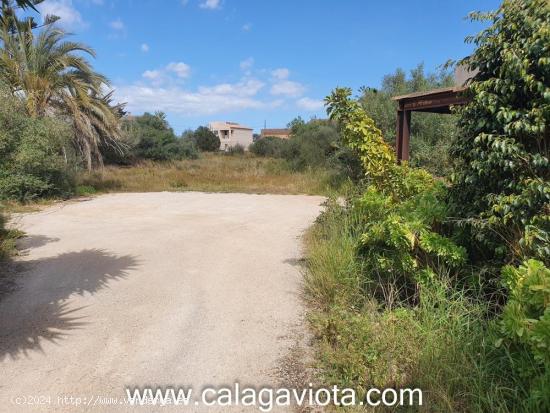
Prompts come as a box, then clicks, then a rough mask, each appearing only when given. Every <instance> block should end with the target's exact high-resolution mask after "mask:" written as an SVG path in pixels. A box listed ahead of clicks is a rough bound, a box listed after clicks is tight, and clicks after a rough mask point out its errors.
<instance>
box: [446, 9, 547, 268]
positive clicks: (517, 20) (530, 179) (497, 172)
mask: <svg viewBox="0 0 550 413" xmlns="http://www.w3.org/2000/svg"><path fill="white" fill-rule="evenodd" d="M473 17H474V18H476V19H478V18H481V17H482V16H481V17H480V16H479V15H478V14H475V15H474V16H473ZM490 17H491V18H492V20H493V21H492V25H491V26H490V27H489V28H487V29H485V30H484V31H482V32H481V33H480V34H478V35H477V36H475V37H473V38H472V39H471V40H472V41H473V42H474V43H475V44H476V46H477V49H476V50H475V52H474V53H473V54H472V55H471V56H469V57H468V58H466V59H464V60H463V62H462V63H463V64H465V65H467V66H468V67H469V68H470V69H471V70H477V71H478V73H477V74H476V75H475V77H474V79H473V82H472V84H471V86H470V89H469V94H470V96H471V98H472V101H471V103H469V104H468V105H466V106H465V107H463V108H462V109H461V110H460V111H459V114H460V122H459V126H460V128H461V129H460V130H461V132H460V135H459V137H458V138H457V139H456V141H455V143H454V144H453V147H452V157H453V159H454V160H455V164H454V167H455V171H454V175H453V187H452V191H451V202H452V205H453V208H454V212H453V214H454V215H456V216H458V217H460V218H461V219H462V221H461V222H462V224H463V226H464V231H463V237H464V243H466V244H468V245H471V247H472V248H471V251H470V252H471V255H472V257H473V258H474V259H475V260H476V261H477V262H480V261H481V260H487V259H488V258H489V259H492V260H493V262H494V265H495V266H499V265H502V264H503V263H510V262H514V263H519V262H520V261H522V260H524V259H525V258H528V257H534V258H537V259H539V260H541V261H543V262H544V263H545V264H546V265H549V264H550V254H549V252H550V250H549V248H548V240H549V236H550V235H549V234H550V220H549V211H550V206H549V203H550V183H549V182H550V181H549V178H550V168H549V154H550V153H549V151H550V133H549V129H548V127H549V126H548V125H550V58H549V57H548V56H549V55H550V8H549V7H548V3H547V2H546V1H545V0H527V1H522V2H516V1H508V0H507V1H504V3H503V4H502V6H501V7H500V8H499V9H498V10H497V12H496V13H494V14H491V15H490Z"/></svg>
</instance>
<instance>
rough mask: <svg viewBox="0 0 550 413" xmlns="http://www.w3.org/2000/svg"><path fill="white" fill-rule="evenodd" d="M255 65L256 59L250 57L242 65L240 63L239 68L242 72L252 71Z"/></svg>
mask: <svg viewBox="0 0 550 413" xmlns="http://www.w3.org/2000/svg"><path fill="white" fill-rule="evenodd" d="M253 65H254V58H253V57H249V58H247V59H244V60H243V61H242V62H241V63H239V66H240V68H241V70H250V69H251V68H252V66H253Z"/></svg>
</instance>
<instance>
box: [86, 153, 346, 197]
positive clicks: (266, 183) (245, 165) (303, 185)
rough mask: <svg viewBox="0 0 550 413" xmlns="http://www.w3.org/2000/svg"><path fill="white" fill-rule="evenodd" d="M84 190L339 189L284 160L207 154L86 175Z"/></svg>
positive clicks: (325, 175)
mask: <svg viewBox="0 0 550 413" xmlns="http://www.w3.org/2000/svg"><path fill="white" fill-rule="evenodd" d="M78 183H79V187H80V191H81V192H84V193H85V192H94V191H99V192H115V191H116V192H155V191H207V192H246V193H274V194H282V193H285V194H325V193H327V192H329V191H330V190H331V188H333V187H334V184H335V181H334V178H333V174H332V173H331V172H329V171H325V170H306V171H304V172H293V171H291V170H290V169H289V168H288V165H287V164H286V162H285V161H284V160H282V159H269V158H258V157H254V156H251V155H250V154H244V155H243V154H234V156H225V155H223V154H203V155H202V156H201V158H200V159H192V160H191V159H189V160H181V161H171V162H142V163H140V164H138V165H135V166H131V167H119V166H116V167H115V166H109V167H106V168H105V169H104V170H103V171H98V172H94V173H83V174H81V175H80V177H79V179H78Z"/></svg>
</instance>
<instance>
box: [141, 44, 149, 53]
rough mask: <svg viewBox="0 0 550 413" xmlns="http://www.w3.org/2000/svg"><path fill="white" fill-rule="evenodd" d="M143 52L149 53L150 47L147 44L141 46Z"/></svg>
mask: <svg viewBox="0 0 550 413" xmlns="http://www.w3.org/2000/svg"><path fill="white" fill-rule="evenodd" d="M141 51H142V52H144V53H147V52H148V51H149V45H148V44H147V43H142V44H141Z"/></svg>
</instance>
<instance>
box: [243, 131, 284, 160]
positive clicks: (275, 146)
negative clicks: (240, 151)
mask: <svg viewBox="0 0 550 413" xmlns="http://www.w3.org/2000/svg"><path fill="white" fill-rule="evenodd" d="M287 145H288V141H287V140H286V139H281V138H277V137H275V136H266V137H265V138H260V139H258V140H257V141H256V142H254V143H253V144H252V145H250V147H249V150H250V152H252V153H253V154H255V155H258V156H264V157H272V158H282V157H283V156H284V153H285V148H286V146H287Z"/></svg>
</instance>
